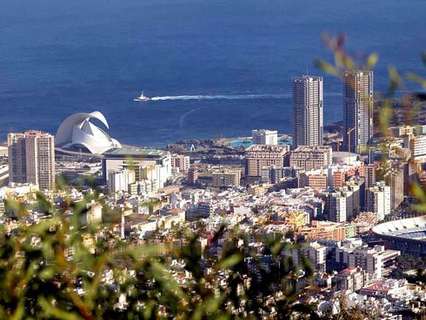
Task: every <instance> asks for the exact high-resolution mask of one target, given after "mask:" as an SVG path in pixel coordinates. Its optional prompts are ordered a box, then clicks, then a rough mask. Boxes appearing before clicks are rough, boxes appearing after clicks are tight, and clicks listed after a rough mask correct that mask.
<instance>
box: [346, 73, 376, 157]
mask: <svg viewBox="0 0 426 320" xmlns="http://www.w3.org/2000/svg"><path fill="white" fill-rule="evenodd" d="M373 81H374V79H373V71H347V72H345V74H344V88H343V99H344V108H343V122H344V134H343V141H344V145H345V146H346V148H347V150H348V151H351V152H357V153H360V152H365V151H366V147H367V145H368V143H369V142H370V139H371V137H372V136H373V107H374V97H373Z"/></svg>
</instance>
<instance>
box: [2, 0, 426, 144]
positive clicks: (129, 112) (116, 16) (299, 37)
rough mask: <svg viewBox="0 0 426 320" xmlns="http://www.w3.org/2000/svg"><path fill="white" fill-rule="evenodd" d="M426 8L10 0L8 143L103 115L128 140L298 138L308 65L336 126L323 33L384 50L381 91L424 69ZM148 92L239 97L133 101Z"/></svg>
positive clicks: (423, 4)
mask: <svg viewBox="0 0 426 320" xmlns="http://www.w3.org/2000/svg"><path fill="white" fill-rule="evenodd" d="M425 13H426V1H424V0H410V1H409V2H405V1H400V0H377V1H371V0H348V1H341V0H340V1H338V0H328V1H315V0H299V1H289V0H232V1H229V0H123V1H121V0H120V1H119V0H90V1H87V0H85V1H83V0H73V1H63V0H57V1H54V0H38V1H27V0H3V1H2V9H1V10H0V110H1V115H0V141H3V140H4V139H5V138H6V135H7V133H8V132H12V131H22V130H26V129H40V130H45V131H48V132H51V133H55V132H56V129H57V127H58V125H59V124H60V122H61V120H63V119H64V118H65V117H66V116H68V115H70V114H72V113H75V112H91V111H95V110H99V111H101V112H102V113H104V115H105V117H106V118H107V120H108V121H109V123H110V127H111V129H110V134H111V135H112V136H113V137H115V138H117V139H118V140H119V141H120V142H122V143H126V144H137V145H146V146H164V145H165V144H167V143H172V142H175V141H177V140H181V139H189V138H215V137H221V136H247V135H250V131H251V129H254V128H272V129H277V130H279V131H280V132H282V133H291V132H292V130H293V129H292V128H293V124H292V118H293V115H292V100H291V79H292V78H293V77H294V76H297V75H300V74H303V73H307V72H308V73H312V74H318V75H322V76H324V91H325V120H326V122H327V123H329V122H334V121H338V120H340V119H341V117H342V103H341V100H342V98H341V96H340V92H341V91H342V89H341V84H340V83H339V81H338V80H336V79H334V78H332V77H330V76H328V75H324V74H322V73H321V72H320V71H319V70H317V69H315V67H314V66H313V61H314V59H316V58H319V57H322V58H325V59H328V60H330V59H331V55H330V53H329V52H328V51H327V50H326V49H325V48H324V46H323V44H322V43H321V40H320V36H321V34H322V33H323V32H328V33H330V34H337V33H340V32H345V33H346V34H347V36H348V45H349V49H350V51H351V52H352V53H354V54H355V55H357V56H362V55H365V54H367V53H369V52H373V51H374V52H377V53H378V54H379V55H380V60H379V64H378V65H377V68H376V70H375V87H376V89H377V90H384V88H386V84H387V82H386V79H387V68H388V66H390V65H396V66H397V67H398V68H399V69H400V70H401V71H402V72H407V71H413V72H417V73H420V74H423V75H424V71H425V68H424V66H422V63H421V60H420V53H421V52H422V51H424V50H426V45H425V44H426V33H425V32H424V30H425V26H426V23H425V19H424V15H425ZM141 90H144V92H145V94H146V95H148V96H183V95H201V96H216V95H226V96H227V95H230V96H238V97H239V98H238V99H201V100H165V101H154V102H149V103H137V102H134V101H133V98H134V97H135V96H137V95H139V94H140V91H141ZM243 95H261V97H256V96H252V97H251V98H247V99H242V98H241V96H243ZM264 95H267V96H264ZM268 95H271V96H269V97H268ZM276 95H278V96H279V97H278V96H276Z"/></svg>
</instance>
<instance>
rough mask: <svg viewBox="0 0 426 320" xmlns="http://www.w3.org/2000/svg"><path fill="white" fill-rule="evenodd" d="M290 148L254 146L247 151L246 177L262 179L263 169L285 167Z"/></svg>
mask: <svg viewBox="0 0 426 320" xmlns="http://www.w3.org/2000/svg"><path fill="white" fill-rule="evenodd" d="M288 151H289V146H274V145H252V146H250V147H249V148H248V149H247V150H246V175H247V176H249V177H257V178H260V177H261V176H262V168H263V167H269V166H277V167H283V165H284V156H285V155H286V153H287V152H288Z"/></svg>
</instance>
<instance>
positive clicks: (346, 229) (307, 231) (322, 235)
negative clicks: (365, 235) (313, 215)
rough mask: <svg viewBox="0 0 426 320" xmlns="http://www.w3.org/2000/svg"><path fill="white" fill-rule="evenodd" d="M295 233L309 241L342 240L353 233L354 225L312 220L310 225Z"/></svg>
mask: <svg viewBox="0 0 426 320" xmlns="http://www.w3.org/2000/svg"><path fill="white" fill-rule="evenodd" d="M297 233H298V234H300V235H302V236H304V237H305V238H306V239H307V240H310V241H318V240H333V241H342V240H345V239H347V238H350V237H353V236H354V235H355V227H354V226H353V225H350V224H343V223H338V222H332V221H317V220H313V221H311V224H310V226H307V227H303V228H301V229H300V230H298V232H297Z"/></svg>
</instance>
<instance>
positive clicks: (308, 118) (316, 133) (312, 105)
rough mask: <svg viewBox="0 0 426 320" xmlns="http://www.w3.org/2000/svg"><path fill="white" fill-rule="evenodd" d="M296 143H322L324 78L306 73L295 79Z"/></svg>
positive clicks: (313, 144)
mask: <svg viewBox="0 0 426 320" xmlns="http://www.w3.org/2000/svg"><path fill="white" fill-rule="evenodd" d="M293 101H294V138H295V141H294V142H295V145H296V146H300V145H310V146H316V145H321V144H322V140H323V127H324V124H323V122H324V120H323V105H324V102H323V79H322V77H313V76H308V75H304V76H301V77H298V78H296V79H294V80H293Z"/></svg>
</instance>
